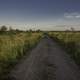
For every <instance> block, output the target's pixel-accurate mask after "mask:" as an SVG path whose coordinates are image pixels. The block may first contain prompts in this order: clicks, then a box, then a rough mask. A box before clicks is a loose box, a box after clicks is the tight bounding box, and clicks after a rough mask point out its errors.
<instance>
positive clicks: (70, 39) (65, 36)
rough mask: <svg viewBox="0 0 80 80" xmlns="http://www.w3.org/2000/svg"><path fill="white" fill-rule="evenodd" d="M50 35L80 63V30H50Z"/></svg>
mask: <svg viewBox="0 0 80 80" xmlns="http://www.w3.org/2000/svg"><path fill="white" fill-rule="evenodd" d="M49 35H50V36H51V37H52V38H54V39H55V40H56V41H58V42H59V43H60V44H61V45H63V47H65V49H66V50H67V53H69V54H70V56H71V57H72V58H73V59H74V60H75V62H76V63H77V64H78V65H80V32H74V31H71V32H69V31H64V32H58V31H56V32H49Z"/></svg>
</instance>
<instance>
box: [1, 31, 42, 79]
mask: <svg viewBox="0 0 80 80" xmlns="http://www.w3.org/2000/svg"><path fill="white" fill-rule="evenodd" d="M41 36H42V33H37V32H34V33H32V32H18V33H12V32H4V33H0V80H3V79H5V78H6V77H7V76H6V74H8V73H9V71H10V69H11V68H12V67H13V66H14V65H15V64H16V63H17V62H18V61H19V60H20V59H21V57H23V56H24V55H25V54H28V50H29V49H31V48H32V47H34V46H35V45H36V44H37V43H38V42H39V40H40V38H41Z"/></svg>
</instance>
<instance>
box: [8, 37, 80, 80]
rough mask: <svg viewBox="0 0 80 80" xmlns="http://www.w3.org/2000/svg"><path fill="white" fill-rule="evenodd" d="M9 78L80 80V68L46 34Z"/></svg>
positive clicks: (15, 79)
mask: <svg viewBox="0 0 80 80" xmlns="http://www.w3.org/2000/svg"><path fill="white" fill-rule="evenodd" d="M9 79H10V80H80V70H79V69H78V67H77V65H76V64H75V63H74V61H73V60H71V59H70V57H69V56H68V55H67V54H66V52H65V51H63V50H62V49H61V48H60V46H58V45H57V43H55V42H54V41H52V40H51V39H50V38H49V37H47V36H46V37H44V38H43V39H42V40H41V41H40V43H39V44H38V45H37V47H36V48H35V49H33V50H32V51H31V54H30V56H29V57H27V58H25V59H24V60H23V61H21V63H19V64H18V65H16V67H15V68H14V69H13V70H12V71H11V73H10V74H9ZM9 79H8V80H9Z"/></svg>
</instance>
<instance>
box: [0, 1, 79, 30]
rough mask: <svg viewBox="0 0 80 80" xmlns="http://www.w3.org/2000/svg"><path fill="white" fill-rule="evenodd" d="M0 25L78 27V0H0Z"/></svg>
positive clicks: (26, 27) (25, 27)
mask: <svg viewBox="0 0 80 80" xmlns="http://www.w3.org/2000/svg"><path fill="white" fill-rule="evenodd" d="M0 25H9V26H13V27H14V28H16V27H17V28H20V29H30V28H32V29H45V30H52V29H53V30H54V29H55V30H57V29H63V28H66V27H65V26H67V28H70V27H72V26H73V27H75V28H76V29H80V27H79V26H80V0H0Z"/></svg>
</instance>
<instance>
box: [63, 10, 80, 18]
mask: <svg viewBox="0 0 80 80" xmlns="http://www.w3.org/2000/svg"><path fill="white" fill-rule="evenodd" d="M64 18H68V19H80V13H77V12H74V13H65V14H64Z"/></svg>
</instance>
